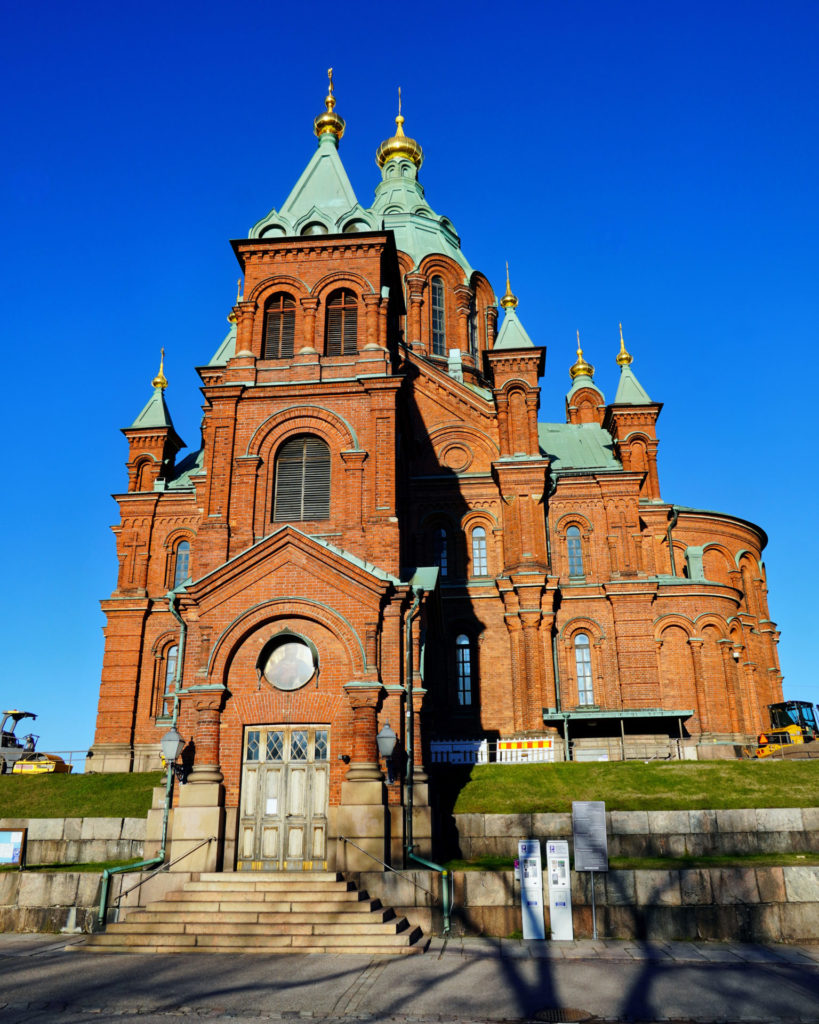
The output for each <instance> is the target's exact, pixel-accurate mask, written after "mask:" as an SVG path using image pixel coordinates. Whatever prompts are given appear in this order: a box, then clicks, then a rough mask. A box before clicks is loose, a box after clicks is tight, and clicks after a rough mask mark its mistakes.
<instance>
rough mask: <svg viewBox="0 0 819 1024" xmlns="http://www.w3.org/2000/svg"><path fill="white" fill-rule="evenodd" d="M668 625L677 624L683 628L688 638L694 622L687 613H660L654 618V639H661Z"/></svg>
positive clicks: (692, 633)
mask: <svg viewBox="0 0 819 1024" xmlns="http://www.w3.org/2000/svg"><path fill="white" fill-rule="evenodd" d="M669 626H677V627H679V628H680V629H681V630H683V631H684V632H685V633H686V635H687V636H688V638H689V639H690V638H691V637H692V636H693V635H694V623H693V621H692V620H691V619H689V618H688V616H687V615H679V614H675V613H673V612H669V613H668V615H661V616H660V618H659V619H655V620H654V639H655V640H662V639H663V633H664V632H665V631H666V630H667V629H668V627H669Z"/></svg>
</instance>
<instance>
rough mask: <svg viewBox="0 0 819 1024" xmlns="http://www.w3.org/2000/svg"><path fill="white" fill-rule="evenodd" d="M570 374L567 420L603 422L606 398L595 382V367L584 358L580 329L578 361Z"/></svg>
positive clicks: (578, 334) (574, 421) (578, 333)
mask: <svg viewBox="0 0 819 1024" xmlns="http://www.w3.org/2000/svg"><path fill="white" fill-rule="evenodd" d="M569 376H570V377H571V378H572V386H571V387H570V388H569V391H568V393H567V395H566V422H567V423H597V424H598V425H599V424H601V423H602V422H603V415H604V413H605V411H606V400H605V396H604V395H603V392H602V391H601V390H600V388H599V387H598V386H597V385H596V384H595V383H594V367H593V366H592V364H591V363H587V362H586V360H585V359H584V358H583V349H582V348H581V345H580V331H578V332H577V362H576V363H575V364H574V366H572V367H571V368H570V370H569Z"/></svg>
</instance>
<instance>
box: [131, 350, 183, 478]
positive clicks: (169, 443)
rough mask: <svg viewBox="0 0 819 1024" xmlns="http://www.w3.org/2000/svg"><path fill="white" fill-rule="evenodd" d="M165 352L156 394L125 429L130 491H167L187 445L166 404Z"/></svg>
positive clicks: (154, 383) (157, 376)
mask: <svg viewBox="0 0 819 1024" xmlns="http://www.w3.org/2000/svg"><path fill="white" fill-rule="evenodd" d="M164 367H165V349H164V348H163V349H162V351H161V355H160V359H159V372H158V373H157V375H156V376H155V377H154V379H153V380H152V381H151V384H152V386H153V389H154V392H153V394H152V395H151V397H150V398H149V399H148V403H147V405H146V406H145V408H144V409H143V410H142V412H141V413H140V414H139V416H137V418H136V419H135V420H134V422H133V423H132V424H131V426H130V427H125V428H124V429H123V431H122V432H123V434H124V435H125V436H126V438H127V439H128V446H129V457H128V490H129V491H153V490H164V482H165V481H166V480H168V479H170V477H171V476H172V474H173V469H174V463H175V460H176V454H177V452H178V451H179V450H180V449H181V448H184V447H185V442H184V441H183V440H182V438H181V437H180V436H179V434H177V432H176V430H175V429H174V425H173V420H172V419H171V414H170V411H169V409H168V405H167V403H166V402H165V388H167V386H168V380H167V378H166V376H165V371H164Z"/></svg>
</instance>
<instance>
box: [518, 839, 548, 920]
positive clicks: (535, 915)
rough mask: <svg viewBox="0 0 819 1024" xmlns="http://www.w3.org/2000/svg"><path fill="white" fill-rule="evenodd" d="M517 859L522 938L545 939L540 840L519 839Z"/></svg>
mask: <svg viewBox="0 0 819 1024" xmlns="http://www.w3.org/2000/svg"><path fill="white" fill-rule="evenodd" d="M518 860H519V861H520V906H521V914H522V917H523V937H524V939H545V938H546V925H545V922H544V920H543V870H542V868H541V860H540V840H539V839H521V840H520V841H519V842H518Z"/></svg>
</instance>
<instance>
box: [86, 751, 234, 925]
mask: <svg viewBox="0 0 819 1024" xmlns="http://www.w3.org/2000/svg"><path fill="white" fill-rule="evenodd" d="M170 774H171V773H170V770H169V772H168V776H169V777H170ZM213 840H214V836H209V837H208V838H207V839H203V840H202V842H201V843H199V844H198V845H197V846H194V847H192V848H191V849H190V850H186V851H185V853H183V854H182V857H187V856H188V854H189V853H193V851H194V850H198V849H199V847H200V846H204V845H205V843H212V842H213ZM182 857H177V858H176V860H175V861H172V862H169V863H168V864H167V865H166V864H165V863H164V860H165V846H164V843H163V846H162V850H161V851H160V853H159V854H158V855H157V856H156V857H151V858H150V859H149V860H140V861H137V863H136V864H123V866H122V867H121V868H106V869H105V870H104V871H103V873H102V886H101V888H100V905H99V909H98V911H97V922H98V923H99V926H100V927H101V928H102V927H103V926H104V925H105V918H106V916H107V913H108V888H109V886H110V884H111V875H121V874H126V873H127V874H130V873H131V872H133V871H141V870H142V868H148V867H153V865H154V864H159V867H158V868H157V871H161V870H162V869H163V868H164V867H166V866H167V867H170V866H171V863H173V864H176V863H177V862H178V861H180V860H182ZM160 861H163V863H160ZM152 873H153V874H156V872H152ZM148 877H150V876H148ZM142 881H143V882H147V881H148V878H147V877H146V878H143V879H142ZM141 884H142V882H137V885H135V886H132V887H131V888H133V889H136V888H137V886H139V885H141ZM128 891H129V892H130V891H131V890H130V889H129V890H128Z"/></svg>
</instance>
